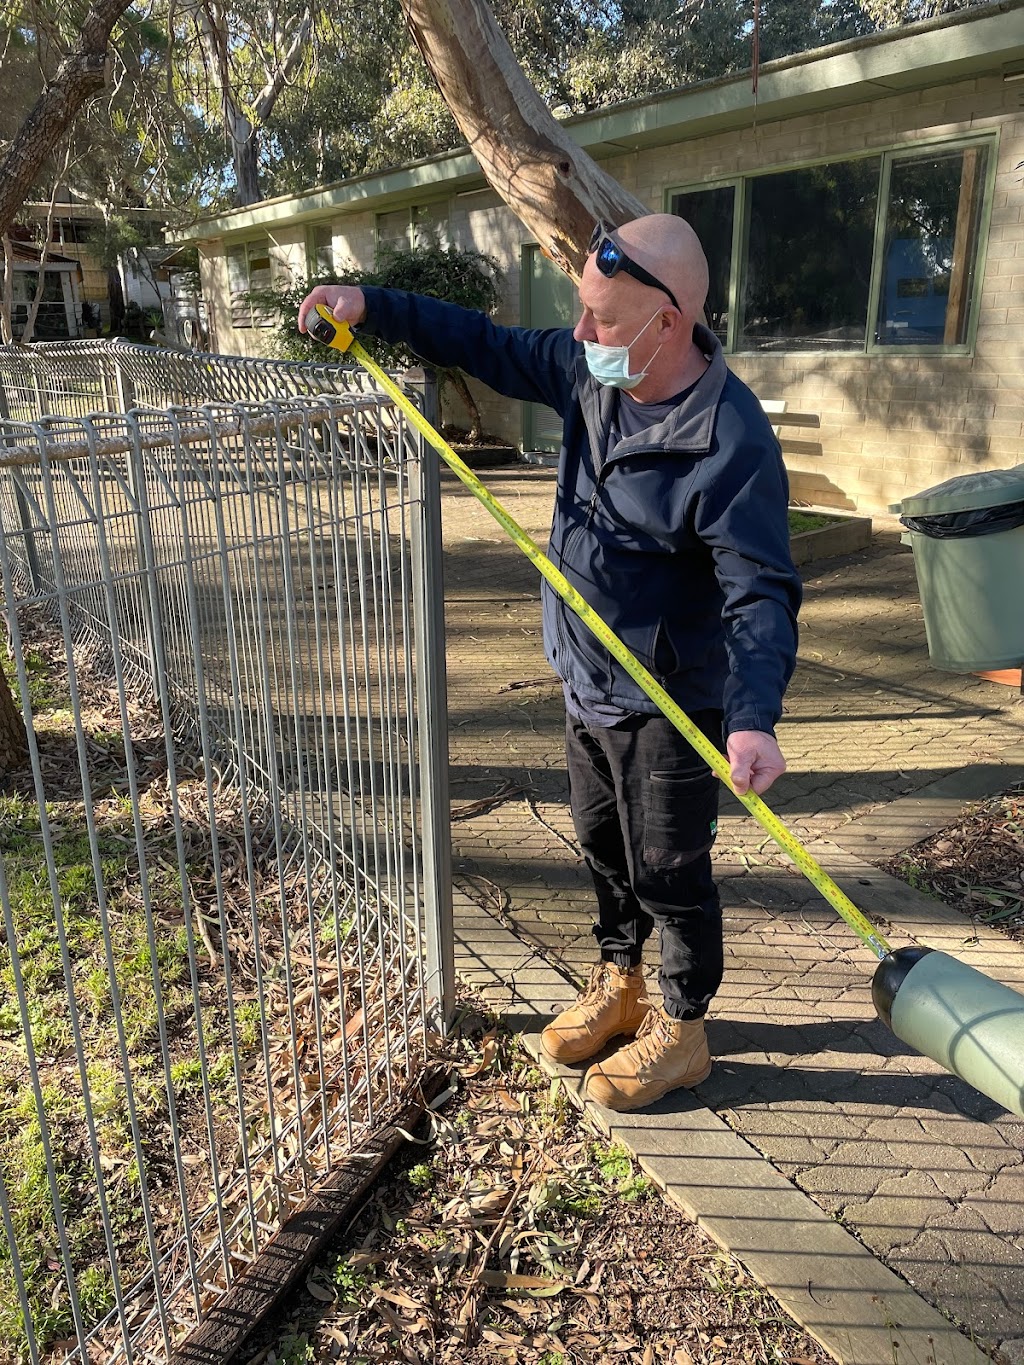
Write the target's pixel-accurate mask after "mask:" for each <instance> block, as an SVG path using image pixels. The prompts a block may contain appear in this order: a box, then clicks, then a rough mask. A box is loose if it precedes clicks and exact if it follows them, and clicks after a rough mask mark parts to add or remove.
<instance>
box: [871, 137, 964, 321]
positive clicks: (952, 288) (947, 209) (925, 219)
mask: <svg viewBox="0 0 1024 1365" xmlns="http://www.w3.org/2000/svg"><path fill="white" fill-rule="evenodd" d="M986 155H987V153H986V149H985V148H984V147H969V148H958V149H957V150H956V151H954V152H944V153H941V154H933V155H931V156H924V157H913V158H907V159H904V160H899V161H894V162H893V166H892V172H891V175H890V179H889V200H888V204H887V206H886V222H885V245H884V248H883V257H882V280H881V289H880V293H879V306H878V324H877V328H876V333H875V339H876V341H878V342H879V343H881V344H882V345H888V346H901V345H902V346H958V345H962V344H963V343H964V342H966V340H967V329H968V320H969V317H970V306H971V300H972V296H973V292H974V283H975V273H976V272H975V265H976V259H977V248H978V228H979V223H980V220H981V205H982V199H983V197H984V196H983V193H982V189H983V186H984V176H985V158H986Z"/></svg>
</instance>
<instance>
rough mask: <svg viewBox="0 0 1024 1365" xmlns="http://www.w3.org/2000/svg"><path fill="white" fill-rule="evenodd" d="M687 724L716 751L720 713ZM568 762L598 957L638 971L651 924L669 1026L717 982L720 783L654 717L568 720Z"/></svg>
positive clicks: (696, 1012) (700, 1006) (704, 1001)
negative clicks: (715, 868)
mask: <svg viewBox="0 0 1024 1365" xmlns="http://www.w3.org/2000/svg"><path fill="white" fill-rule="evenodd" d="M690 719H691V720H692V721H693V722H694V723H695V724H696V725H697V726H698V727H699V728H700V729H701V730H703V732H704V734H706V735H707V737H708V738H709V739H710V740H711V742H712V744H714V745H715V747H716V748H718V749H721V748H722V747H723V744H722V713H721V712H720V711H697V712H695V713H693V714H692V715H691V717H690ZM566 759H567V763H568V769H569V793H570V799H571V802H572V815H573V821H574V823H575V826H576V834H577V837H578V839H579V842H580V845H581V847H582V849H583V854H584V857H585V858H586V860H587V864H588V866H589V868H590V872H591V875H592V876H593V879H594V888H595V890H596V892H597V923H596V924H595V926H594V936H595V938H596V939H597V941H598V944H599V945H600V949H601V957H602V959H603V960H604V961H606V962H614V963H616V965H618V966H620V967H625V966H632V965H634V964H635V963H638V962H639V961H640V958H641V954H642V951H643V945H644V943H645V942H646V940H647V938H648V937H649V936H650V934H651V931H652V930H653V929H654V927H655V925H657V927H658V929H659V930H660V933H661V971H660V975H659V984H660V985H661V989H662V992H663V994H664V998H665V1010H666V1012H667V1013H668V1014H669V1015H671V1016H672V1018H674V1019H695V1018H697V1017H699V1016H700V1015H702V1014H704V1012H705V1011H706V1010H707V1007H708V1002H709V1001H710V1000H711V997H712V996H713V995H714V994H715V992H716V991H717V989H718V987H719V985H720V984H721V980H722V911H721V907H720V904H719V900H718V892H717V890H716V888H715V884H714V881H713V880H712V876H711V846H712V844H713V843H714V841H715V833H716V830H717V826H718V787H719V780H718V778H717V777H715V775H714V773H712V771H711V769H710V768H709V767H708V766H707V764H706V763H705V762H704V760H703V759H702V758H701V757H700V756H699V755H698V754H697V752H696V750H694V749H693V748H691V747H690V745H689V744H688V743H687V741H686V740H685V739H684V738H683V736H682V735H681V734H680V733H679V731H678V730H677V729H676V728H675V726H674V725H673V724H672V723H671V721H669V720H667V719H666V718H665V717H664V716H661V715H658V716H635V717H631V718H630V719H629V720H627V721H625V722H623V724H622V725H618V726H615V727H612V728H608V729H606V728H603V727H601V726H597V725H585V724H584V723H583V722H582V721H580V720H578V719H576V718H575V717H574V716H571V715H570V716H568V717H567V720H566Z"/></svg>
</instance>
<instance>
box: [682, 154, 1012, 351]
mask: <svg viewBox="0 0 1024 1365" xmlns="http://www.w3.org/2000/svg"><path fill="white" fill-rule="evenodd" d="M990 159H991V150H990V143H989V142H987V141H986V142H983V141H976V142H973V143H971V144H969V145H963V144H961V145H959V146H949V145H946V146H942V147H933V148H929V149H927V150H921V149H917V150H915V151H909V152H904V151H900V152H887V153H884V154H883V155H881V156H871V157H860V158H857V159H851V160H847V161H834V162H829V163H826V164H824V165H815V166H804V167H798V168H796V169H793V170H785V171H775V172H770V173H768V174H765V175H756V176H747V177H744V178H743V179H741V180H739V181H736V182H734V183H733V184H730V185H724V186H715V187H713V188H708V189H703V188H701V189H693V190H689V191H685V192H681V193H677V194H673V195H672V196H671V200H670V203H671V209H672V212H673V213H678V214H680V215H681V216H682V217H684V218H686V219H687V220H688V221H689V222H690V223H692V225H693V227H694V228H695V229H696V231H697V234H698V236H699V237H700V239H701V241H702V243H703V244H704V248H705V251H706V253H707V256H708V267H709V274H710V285H709V293H708V306H709V310H710V312H711V317H712V325H713V326H714V329H715V331H716V332H717V333H718V335H719V337H721V338H722V340H723V343H725V344H727V346H728V348H729V349H730V350H733V351H769V350H775V351H863V350H865V349H866V348H868V349H871V348H876V347H878V348H887V349H888V348H891V347H893V346H916V347H920V348H932V347H945V348H959V349H964V348H966V347H967V345H968V344H969V341H970V323H971V318H972V315H973V312H974V305H975V302H976V294H977V287H976V283H977V275H978V256H979V247H980V242H981V223H982V218H983V209H984V203H985V191H986V184H987V180H988V171H989V165H990Z"/></svg>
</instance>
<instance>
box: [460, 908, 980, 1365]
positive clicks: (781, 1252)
mask: <svg viewBox="0 0 1024 1365" xmlns="http://www.w3.org/2000/svg"><path fill="white" fill-rule="evenodd" d="M454 901H455V907H454V908H455V957H456V969H457V971H458V973H459V975H460V976H461V977H462V978H463V979H464V980H465V981H466V982H467V984H469V985H470V986H472V987H473V988H474V989H476V990H477V991H479V992H480V993H481V994H482V995H483V996H484V998H485V999H486V1000H487V1002H488V1004H489V1005H490V1006H491V1007H492V1008H493V1009H494V1010H495V1011H496V1012H497V1013H499V1014H500V1015H501V1016H502V1018H503V1021H504V1022H505V1023H506V1025H507V1026H509V1027H511V1028H514V1029H516V1030H518V1031H520V1032H522V1033H523V1035H524V1036H523V1042H524V1044H525V1046H526V1047H527V1049H528V1051H529V1052H530V1053H531V1055H532V1056H533V1057H534V1058H535V1059H536V1060H537V1061H538V1063H540V1064H541V1065H542V1066H543V1067H544V1069H545V1070H546V1071H547V1072H548V1073H549V1074H550V1075H552V1076H555V1077H557V1078H558V1080H559V1081H561V1083H562V1084H563V1085H564V1086H565V1089H566V1091H567V1093H568V1094H569V1096H570V1097H571V1099H572V1100H573V1102H574V1103H575V1104H577V1106H578V1107H579V1108H580V1109H581V1110H584V1111H585V1112H586V1113H587V1115H588V1117H589V1118H591V1119H592V1120H593V1121H594V1122H595V1123H596V1124H597V1126H598V1127H599V1128H600V1130H602V1131H604V1132H605V1133H606V1134H607V1135H608V1136H609V1137H610V1138H614V1139H615V1140H616V1141H618V1142H621V1143H622V1144H623V1145H624V1146H625V1147H627V1148H628V1149H629V1151H630V1152H631V1153H632V1154H633V1155H634V1157H635V1158H636V1160H637V1161H638V1162H639V1163H640V1166H641V1168H642V1169H643V1170H644V1171H645V1172H646V1173H647V1174H648V1175H649V1176H650V1178H651V1179H652V1180H653V1181H654V1182H655V1183H656V1184H657V1185H658V1186H659V1188H660V1189H662V1190H663V1191H664V1193H665V1196H666V1197H667V1198H669V1199H671V1200H672V1202H673V1203H675V1204H676V1205H677V1207H679V1208H680V1209H682V1211H683V1212H684V1213H685V1214H686V1215H687V1216H688V1217H690V1218H692V1219H693V1220H694V1221H695V1222H696V1223H698V1224H699V1226H700V1227H702V1228H703V1229H704V1230H705V1231H706V1232H707V1233H708V1234H709V1236H711V1237H712V1238H713V1240H714V1241H715V1242H717V1243H718V1245H719V1246H721V1247H722V1248H723V1249H725V1250H726V1251H729V1252H730V1253H731V1254H732V1255H734V1256H736V1257H737V1259H738V1260H739V1261H740V1262H741V1263H742V1264H743V1266H744V1268H745V1269H746V1270H747V1271H748V1272H749V1273H750V1274H751V1275H752V1276H753V1278H754V1279H755V1280H757V1281H758V1283H760V1284H761V1285H763V1287H764V1288H765V1289H766V1290H768V1291H769V1293H771V1294H773V1295H774V1296H775V1297H776V1298H777V1299H778V1300H779V1302H780V1303H781V1304H782V1305H783V1307H784V1308H785V1309H786V1311H787V1312H788V1313H789V1314H790V1316H791V1317H792V1318H793V1319H794V1321H796V1322H797V1323H799V1324H800V1326H801V1327H803V1328H804V1329H805V1330H806V1331H807V1332H809V1333H810V1335H811V1336H813V1337H814V1338H815V1340H816V1341H818V1342H820V1344H821V1345H822V1346H823V1347H824V1349H825V1350H826V1351H828V1352H829V1353H830V1354H831V1355H832V1356H833V1357H834V1358H835V1359H836V1360H837V1361H839V1362H840V1363H841V1365H882V1362H885V1361H890V1360H899V1362H900V1365H984V1362H986V1361H987V1360H988V1359H989V1358H988V1356H986V1355H985V1354H984V1353H983V1352H981V1351H980V1350H979V1349H978V1348H977V1347H976V1346H974V1345H973V1344H972V1343H971V1342H970V1341H969V1340H968V1339H967V1338H966V1337H964V1336H963V1335H961V1333H960V1332H959V1331H958V1330H957V1329H956V1328H955V1327H954V1326H953V1325H952V1324H951V1323H950V1322H949V1321H947V1319H946V1318H944V1317H943V1316H942V1315H941V1314H940V1313H939V1312H938V1310H937V1309H935V1308H933V1307H932V1306H931V1305H930V1304H929V1303H927V1302H926V1301H925V1300H924V1299H923V1298H921V1296H920V1295H919V1294H917V1293H916V1292H915V1290H914V1289H913V1288H911V1286H910V1285H908V1284H907V1283H906V1282H905V1281H904V1280H901V1279H900V1278H899V1276H898V1275H896V1274H895V1273H894V1272H893V1271H891V1270H889V1269H888V1268H887V1267H886V1266H884V1265H883V1264H882V1262H881V1261H879V1260H878V1259H877V1258H876V1257H875V1256H874V1255H873V1254H872V1252H871V1251H869V1250H868V1249H867V1247H865V1246H864V1245H863V1244H862V1243H860V1242H859V1241H857V1239H856V1238H855V1237H854V1236H853V1235H852V1234H851V1233H850V1232H848V1231H847V1230H846V1229H845V1228H843V1227H842V1226H840V1224H838V1223H837V1222H835V1221H834V1220H833V1219H832V1218H830V1217H829V1216H828V1215H827V1214H826V1213H824V1212H823V1210H822V1209H820V1208H819V1207H818V1205H817V1204H815V1203H814V1201H813V1200H812V1199H811V1198H810V1196H809V1195H806V1194H804V1193H803V1192H802V1191H801V1190H799V1189H797V1187H796V1186H795V1185H793V1184H791V1183H790V1182H789V1181H788V1180H787V1179H786V1178H785V1176H783V1175H782V1174H781V1173H780V1172H779V1171H777V1170H776V1169H775V1167H774V1166H772V1165H771V1163H770V1162H769V1161H767V1160H766V1159H765V1158H764V1157H763V1156H762V1155H761V1154H760V1153H759V1152H758V1151H757V1150H756V1148H754V1147H753V1146H751V1144H750V1143H748V1142H747V1141H746V1140H745V1139H744V1138H742V1137H740V1136H739V1134H738V1133H735V1132H734V1131H733V1130H732V1129H731V1128H730V1127H729V1126H728V1124H726V1123H725V1121H724V1120H723V1119H720V1118H719V1117H718V1116H717V1115H716V1114H714V1113H713V1112H712V1111H711V1110H709V1109H706V1108H704V1107H703V1106H702V1105H701V1104H700V1103H699V1101H698V1099H697V1098H696V1097H695V1096H693V1095H689V1094H684V1095H680V1094H678V1093H677V1094H676V1095H675V1096H670V1097H666V1099H665V1100H662V1101H661V1102H660V1103H659V1104H657V1105H652V1106H651V1107H650V1109H648V1110H646V1111H645V1112H644V1113H642V1114H630V1115H620V1114H611V1113H610V1112H609V1111H608V1110H605V1109H602V1108H600V1107H599V1106H597V1105H594V1104H593V1103H591V1102H590V1101H587V1100H586V1099H585V1098H584V1096H583V1094H582V1078H583V1071H582V1070H570V1069H569V1068H566V1067H559V1066H556V1065H554V1064H553V1063H551V1062H550V1061H548V1059H547V1058H546V1057H545V1056H544V1055H543V1053H542V1051H541V1048H540V1036H539V1032H538V1030H539V1027H540V1025H542V1024H543V1023H544V1022H545V1021H546V1020H547V1019H548V1018H549V1017H550V1016H551V1015H552V1014H553V1013H555V1012H556V1011H557V1010H559V1009H561V1008H562V1007H563V1006H564V1005H566V1004H568V1003H570V1002H571V1001H572V1000H573V999H574V998H575V994H576V990H575V987H574V986H572V985H571V984H570V983H569V982H568V981H567V980H566V979H565V977H563V976H562V975H560V974H559V973H558V972H557V971H555V969H554V968H553V967H552V966H551V965H550V963H549V962H547V960H546V959H545V958H544V956H543V955H542V953H541V952H540V950H539V949H536V948H534V947H531V945H529V944H528V943H525V942H524V941H523V940H522V939H520V938H518V937H517V936H516V935H515V934H514V933H513V932H512V931H511V930H510V929H508V928H506V927H505V926H504V925H502V924H499V923H498V921H497V920H495V919H494V917H493V916H492V915H490V914H489V913H488V912H487V911H485V910H482V909H480V908H479V907H478V906H477V905H476V904H475V903H474V902H472V901H471V900H470V899H469V898H468V897H466V896H465V895H463V894H462V893H460V892H458V891H456V892H455V896H454Z"/></svg>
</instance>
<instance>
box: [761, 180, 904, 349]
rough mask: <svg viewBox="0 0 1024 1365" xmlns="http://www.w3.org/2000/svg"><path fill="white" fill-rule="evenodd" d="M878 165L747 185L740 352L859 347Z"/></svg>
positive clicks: (865, 314) (865, 318)
mask: <svg viewBox="0 0 1024 1365" xmlns="http://www.w3.org/2000/svg"><path fill="white" fill-rule="evenodd" d="M879 166H880V162H879V161H878V160H876V159H875V158H871V159H870V160H865V161H846V162H837V163H834V164H832V165H827V166H811V167H808V168H807V169H805V170H799V171H785V172H783V173H782V174H781V175H764V176H760V177H759V178H758V179H756V180H754V181H752V182H751V185H750V212H749V214H748V215H747V243H746V247H747V249H746V252H745V253H744V254H745V257H746V278H745V281H744V288H743V298H742V302H741V308H740V311H741V317H740V330H739V338H738V346H739V348H740V349H741V350H744V351H757V350H786V351H805V350H813V351H823V350H841V351H848V350H853V349H858V350H859V349H860V348H862V347H863V345H864V336H865V332H866V329H867V321H868V298H869V294H870V288H871V251H872V247H873V244H874V238H875V216H876V211H877V207H878V172H879Z"/></svg>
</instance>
